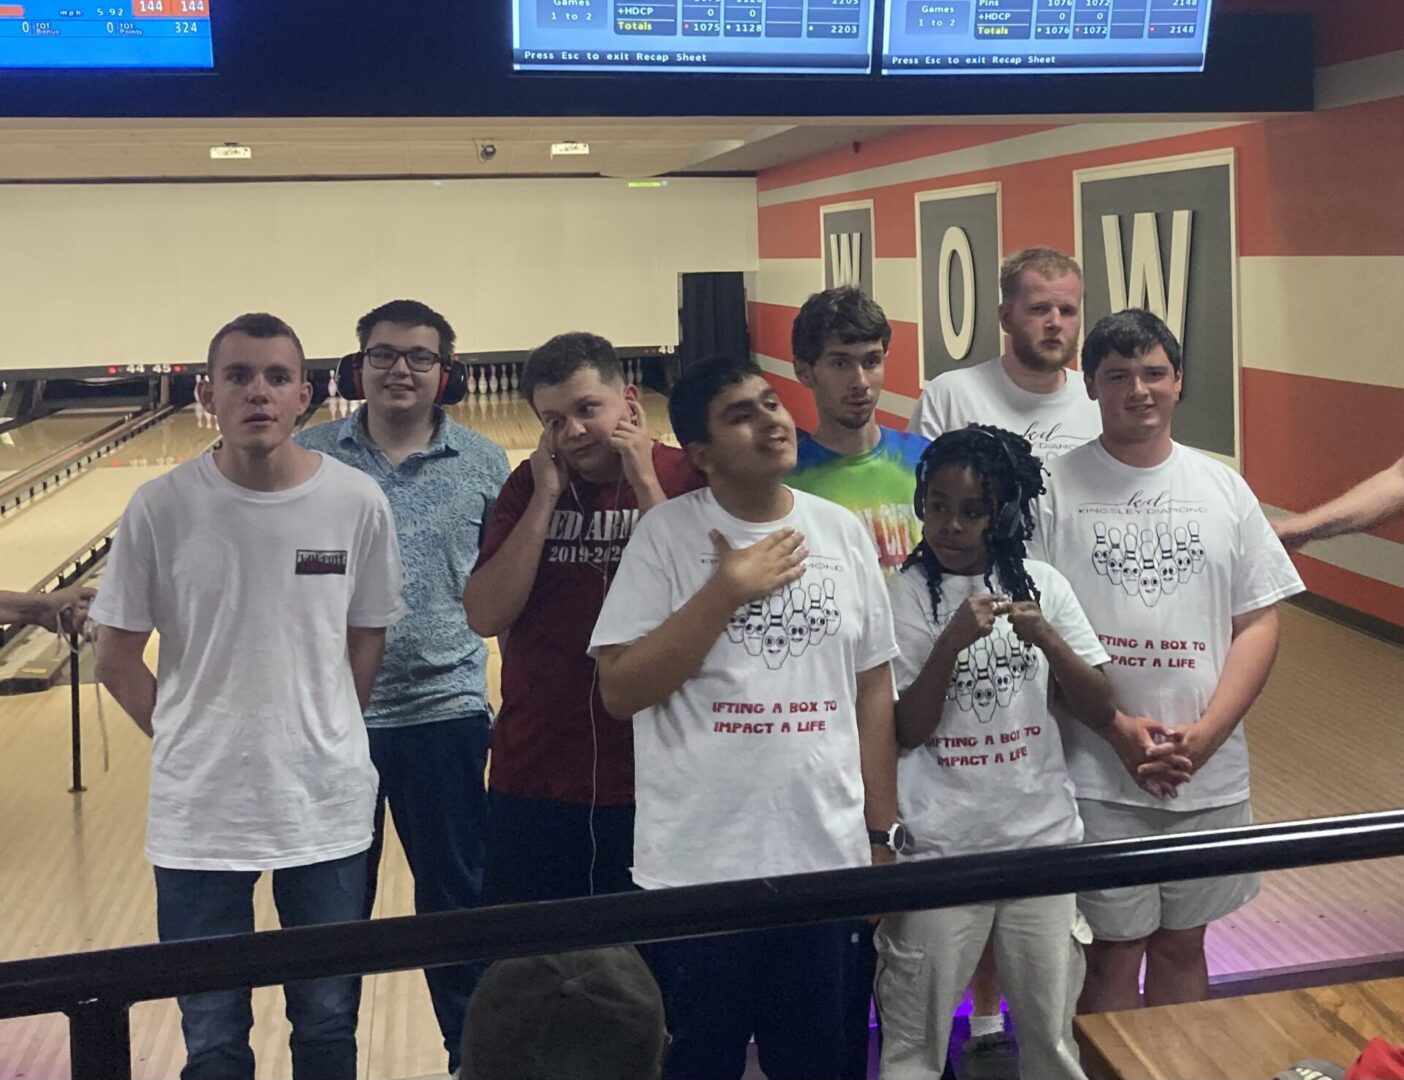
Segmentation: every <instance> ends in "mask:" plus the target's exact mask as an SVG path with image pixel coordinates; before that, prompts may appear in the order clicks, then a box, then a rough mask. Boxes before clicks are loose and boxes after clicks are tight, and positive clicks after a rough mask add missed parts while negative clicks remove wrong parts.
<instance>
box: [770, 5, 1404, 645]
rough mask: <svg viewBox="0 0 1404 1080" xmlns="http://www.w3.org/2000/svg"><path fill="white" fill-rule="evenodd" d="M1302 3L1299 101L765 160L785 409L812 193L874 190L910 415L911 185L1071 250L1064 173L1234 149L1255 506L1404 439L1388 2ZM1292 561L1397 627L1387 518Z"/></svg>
mask: <svg viewBox="0 0 1404 1080" xmlns="http://www.w3.org/2000/svg"><path fill="white" fill-rule="evenodd" d="M1239 6H1240V7H1241V6H1243V5H1239ZM1297 6H1298V7H1299V8H1300V7H1303V6H1306V7H1315V8H1316V9H1317V10H1318V11H1320V12H1321V17H1320V18H1319V20H1318V28H1317V33H1318V50H1317V51H1318V63H1319V64H1320V66H1319V67H1318V70H1317V79H1316V90H1317V111H1316V112H1314V113H1312V114H1309V115H1293V116H1287V117H1280V118H1272V119H1268V120H1258V121H1252V122H1224V121H1216V122H1205V121H1196V120H1193V119H1187V120H1155V121H1146V120H1140V119H1134V118H1128V119H1125V120H1119V121H1112V122H1084V123H1073V124H1021V125H1015V124H983V125H980V124H971V125H943V126H932V127H925V128H916V129H910V130H908V131H905V132H902V133H900V134H895V135H892V136H889V137H886V138H884V139H882V140H879V141H875V142H873V143H871V144H864V145H861V146H859V147H858V148H857V149H856V150H853V151H847V150H846V151H841V152H830V153H827V154H823V155H820V156H817V157H813V158H810V159H807V160H804V161H800V162H796V163H793V164H789V165H785V166H781V167H778V168H775V169H772V170H769V171H766V172H764V173H762V174H761V176H760V177H759V180H758V196H757V198H758V203H759V208H758V213H759V241H760V266H759V270H758V271H756V272H755V273H754V274H753V275H752V276H751V280H750V282H749V285H748V298H749V301H750V303H749V318H750V322H751V335H752V345H753V349H754V350H755V353H756V357H757V359H758V360H759V361H760V363H761V364H762V366H763V367H764V368H765V369H766V371H767V372H768V373H769V374H770V375H771V377H772V379H773V381H774V382H775V383H776V385H777V386H778V387H779V388H780V391H781V395H782V397H783V398H784V400H785V402H786V404H787V405H788V406H789V407H790V408H791V410H792V411H793V412H794V413H795V415H796V418H797V420H798V422H799V423H800V424H801V425H802V426H803V425H807V424H812V423H813V421H814V412H813V405H812V403H811V401H810V399H809V396H808V394H807V393H806V392H805V391H804V389H803V388H802V387H801V386H800V385H799V384H798V383H797V382H795V381H794V377H793V376H794V369H793V364H792V362H791V356H790V346H789V341H790V324H791V321H792V320H793V318H794V316H795V313H796V311H797V310H798V308H799V306H800V304H802V303H803V302H804V299H805V298H806V297H807V296H808V295H809V294H810V293H813V292H815V291H817V290H819V289H821V288H822V287H823V280H824V267H823V261H822V252H821V240H820V237H821V228H820V220H819V218H820V208H821V207H825V206H828V207H832V206H833V205H834V204H837V203H851V202H863V201H866V200H871V202H872V206H873V223H874V234H875V235H874V240H873V245H874V252H873V255H874V260H873V291H874V295H875V298H876V299H877V301H878V302H879V303H880V304H882V305H883V307H884V309H885V310H886V311H887V314H888V317H889V319H890V320H891V321H892V324H893V331H894V332H893V343H892V350H891V353H890V358H889V362H888V374H887V385H886V388H885V390H884V393H883V398H882V403H881V408H880V417H879V418H880V421H881V422H882V423H885V424H889V425H892V426H896V427H905V426H906V422H907V419H908V417H909V416H910V414H911V412H912V409H913V408H914V407H915V404H916V400H917V397H918V395H919V393H920V391H921V385H920V375H919V370H920V365H919V359H918V357H919V351H918V342H919V338H920V326H919V320H920V310H921V305H920V298H919V294H918V267H917V259H916V255H917V228H916V216H915V213H916V212H915V203H916V199H915V196H916V195H918V194H920V193H923V192H930V191H942V190H948V189H953V188H964V187H969V186H971V185H976V184H989V183H993V184H996V185H998V191H999V198H1000V213H1001V234H1002V235H1001V247H1002V250H1003V251H1004V252H1005V253H1007V252H1011V251H1016V250H1018V249H1020V248H1023V247H1028V246H1031V245H1035V244H1046V245H1049V246H1052V247H1056V248H1059V249H1061V250H1064V251H1067V252H1069V253H1071V252H1073V251H1074V250H1075V241H1074V219H1075V212H1074V200H1075V181H1074V174H1075V173H1076V172H1078V171H1079V170H1086V169H1091V168H1099V167H1107V166H1118V165H1128V164H1134V163H1137V162H1143V161H1152V160H1156V159H1163V158H1166V157H1176V156H1181V155H1190V154H1202V153H1206V152H1211V151H1225V150H1231V151H1232V152H1233V155H1234V160H1235V175H1236V178H1237V192H1236V202H1237V229H1238V237H1237V240H1238V277H1239V346H1240V361H1241V372H1240V387H1241V389H1240V393H1241V408H1240V413H1241V415H1240V424H1241V432H1242V441H1241V459H1240V465H1241V467H1242V469H1243V473H1244V476H1245V477H1246V478H1247V480H1248V482H1249V483H1250V484H1251V485H1252V487H1253V490H1254V491H1255V492H1256V493H1257V495H1258V497H1259V499H1260V500H1261V501H1262V502H1263V503H1264V505H1265V507H1266V508H1267V509H1268V511H1269V512H1270V513H1272V512H1275V511H1277V510H1302V509H1306V508H1308V507H1310V506H1312V505H1315V504H1316V503H1318V502H1321V501H1324V500H1326V499H1328V498H1331V497H1333V496H1335V495H1337V494H1339V493H1340V492H1342V491H1344V490H1346V489H1347V488H1349V487H1350V486H1351V485H1353V484H1355V483H1356V482H1358V481H1359V480H1361V479H1363V478H1364V477H1365V476H1367V475H1369V474H1370V473H1372V472H1375V471H1377V470H1379V469H1382V468H1384V467H1385V466H1387V465H1388V464H1390V463H1391V462H1393V461H1395V460H1396V459H1397V458H1398V457H1399V456H1400V455H1401V454H1404V3H1400V2H1398V0H1386V2H1384V3H1381V2H1379V0H1326V2H1323V0H1297ZM979 359H984V358H983V357H978V358H977V357H971V358H970V360H971V361H972V362H974V361H978V360H979ZM1297 564H1298V567H1299V569H1300V570H1301V572H1302V575H1303V577H1304V578H1305V580H1306V582H1307V585H1308V587H1309V588H1310V589H1312V590H1313V591H1314V592H1316V593H1318V594H1320V595H1323V596H1325V597H1327V598H1329V599H1332V600H1335V601H1337V602H1338V603H1342V604H1345V605H1347V606H1349V607H1352V608H1355V609H1357V610H1359V611H1362V612H1365V613H1367V614H1369V615H1372V616H1374V617H1376V618H1380V619H1384V620H1386V621H1388V622H1391V623H1394V624H1397V625H1400V626H1404V521H1397V522H1394V523H1392V524H1389V525H1386V526H1383V527H1381V528H1380V529H1378V530H1375V531H1374V532H1373V533H1370V534H1367V535H1361V536H1354V537H1345V538H1341V539H1338V540H1334V541H1327V542H1325V543H1321V544H1316V545H1313V546H1312V547H1310V548H1309V553H1308V554H1304V555H1301V556H1298V558H1297Z"/></svg>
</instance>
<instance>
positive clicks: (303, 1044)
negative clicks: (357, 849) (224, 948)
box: [156, 852, 366, 1080]
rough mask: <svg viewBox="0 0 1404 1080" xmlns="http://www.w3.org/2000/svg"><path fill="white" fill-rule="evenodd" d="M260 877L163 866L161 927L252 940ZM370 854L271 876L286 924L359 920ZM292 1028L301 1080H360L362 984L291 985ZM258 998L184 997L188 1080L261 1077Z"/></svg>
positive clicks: (296, 1078)
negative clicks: (252, 1035)
mask: <svg viewBox="0 0 1404 1080" xmlns="http://www.w3.org/2000/svg"><path fill="white" fill-rule="evenodd" d="M260 874H261V871H258V870H170V869H167V868H165V867H161V866H158V867H156V926H157V931H158V933H159V935H160V938H161V940H162V941H185V940H189V939H191V938H207V937H218V936H221V935H224V934H244V933H249V932H251V931H252V930H253V928H254V910H253V891H254V883H255V882H256V881H258V879H259V876H260ZM365 889H366V853H365V852H361V853H359V854H357V855H348V856H347V857H346V858H344V859H334V860H332V861H331V862H322V863H313V864H312V865H311V866H292V867H288V868H286V869H283V870H274V871H273V899H274V902H275V903H276V904H277V907H278V920H279V922H280V923H282V925H283V926H284V927H292V926H314V925H319V924H323V923H337V922H355V921H357V920H359V919H360V918H361V906H362V904H363V903H364V902H365ZM283 992H284V995H285V996H286V998H287V1013H288V1020H289V1022H291V1024H292V1038H291V1040H290V1041H289V1044H290V1046H291V1048H292V1066H293V1080H356V1004H357V997H358V995H357V980H356V979H355V978H350V977H345V976H339V977H336V978H330V979H308V980H305V981H302V982H293V983H288V984H287V985H286V986H284V987H283ZM252 996H253V995H252V991H250V990H247V989H242V990H217V991H213V992H211V993H207V994H191V995H188V996H186V997H182V998H180V999H179V1001H180V1017H181V1030H182V1032H183V1033H184V1035H185V1054H186V1063H185V1068H183V1069H182V1070H181V1072H180V1077H181V1080H253V1075H254V1056H253V1049H252V1048H251V1047H250V1046H249V1031H250V1030H251V1029H252V1028H253V1003H252Z"/></svg>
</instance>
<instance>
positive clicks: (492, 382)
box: [488, 364, 497, 394]
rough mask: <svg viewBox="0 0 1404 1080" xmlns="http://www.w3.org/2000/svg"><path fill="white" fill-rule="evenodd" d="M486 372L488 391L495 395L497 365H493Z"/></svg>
mask: <svg viewBox="0 0 1404 1080" xmlns="http://www.w3.org/2000/svg"><path fill="white" fill-rule="evenodd" d="M488 371H489V374H488V389H489V390H490V391H491V392H492V393H494V394H495V393H497V365H496V364H493V365H492V367H491V368H489V369H488Z"/></svg>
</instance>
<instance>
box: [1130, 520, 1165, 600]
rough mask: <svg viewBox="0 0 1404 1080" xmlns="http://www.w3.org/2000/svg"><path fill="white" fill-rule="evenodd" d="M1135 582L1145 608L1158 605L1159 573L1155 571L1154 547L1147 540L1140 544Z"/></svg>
mask: <svg viewBox="0 0 1404 1080" xmlns="http://www.w3.org/2000/svg"><path fill="white" fill-rule="evenodd" d="M1149 531H1150V530H1147V534H1149ZM1136 580H1137V585H1138V588H1139V591H1140V594H1141V599H1142V600H1143V601H1145V604H1146V607H1155V605H1156V604H1158V603H1160V571H1159V570H1158V569H1156V565H1155V546H1154V544H1152V542H1151V541H1150V539H1149V538H1147V539H1146V540H1145V541H1144V542H1143V543H1142V544H1141V563H1140V574H1139V575H1138V576H1137V579H1136Z"/></svg>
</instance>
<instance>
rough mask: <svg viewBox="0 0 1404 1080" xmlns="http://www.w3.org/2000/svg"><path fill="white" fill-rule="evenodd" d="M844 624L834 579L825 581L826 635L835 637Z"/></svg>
mask: <svg viewBox="0 0 1404 1080" xmlns="http://www.w3.org/2000/svg"><path fill="white" fill-rule="evenodd" d="M842 622H843V612H841V611H839V606H838V600H836V599H835V598H834V579H833V578H825V579H824V633H825V634H827V635H828V636H829V637H833V636H834V635H835V634H837V633H838V631H839V624H841V623H842Z"/></svg>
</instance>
